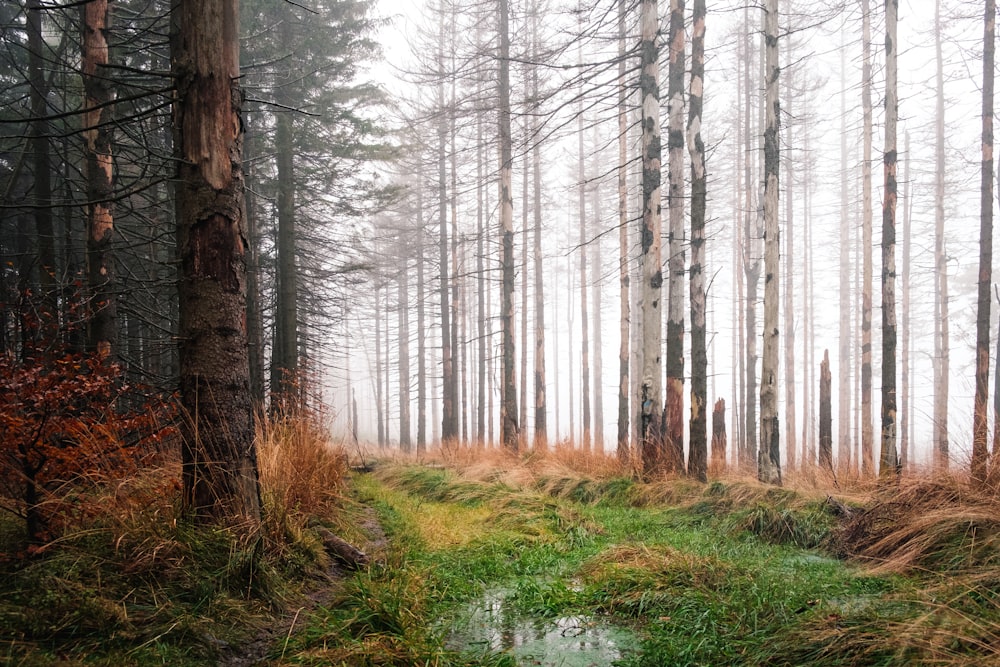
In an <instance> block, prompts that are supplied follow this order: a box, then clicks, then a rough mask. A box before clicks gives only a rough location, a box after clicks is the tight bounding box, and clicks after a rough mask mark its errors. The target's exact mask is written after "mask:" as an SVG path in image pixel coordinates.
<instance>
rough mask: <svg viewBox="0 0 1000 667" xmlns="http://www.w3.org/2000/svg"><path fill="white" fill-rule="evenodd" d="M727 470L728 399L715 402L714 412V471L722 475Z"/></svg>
mask: <svg viewBox="0 0 1000 667" xmlns="http://www.w3.org/2000/svg"><path fill="white" fill-rule="evenodd" d="M725 469H726V399H724V398H719V399H716V401H715V408H714V409H713V410H712V471H713V472H714V473H721V472H723V471H724V470H725Z"/></svg>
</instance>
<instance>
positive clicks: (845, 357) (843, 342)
mask: <svg viewBox="0 0 1000 667" xmlns="http://www.w3.org/2000/svg"><path fill="white" fill-rule="evenodd" d="M846 54H847V49H846V48H841V51H840V64H841V77H840V78H841V81H840V85H841V93H840V309H839V312H840V341H839V342H840V349H839V353H838V357H839V358H838V364H839V366H838V368H837V394H838V397H839V398H838V399H837V412H838V416H837V467H838V469H839V470H840V471H841V472H842V473H845V474H846V473H847V472H848V471H849V470H850V468H851V312H852V308H851V254H850V251H851V248H850V243H851V240H850V227H851V225H852V224H853V221H852V220H851V216H850V213H849V211H848V206H849V203H848V202H849V195H848V190H849V188H848V178H847V132H848V130H847V77H846V74H845V72H846V71H847V56H846ZM789 288H791V285H789Z"/></svg>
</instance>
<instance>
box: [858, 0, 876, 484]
mask: <svg viewBox="0 0 1000 667" xmlns="http://www.w3.org/2000/svg"><path fill="white" fill-rule="evenodd" d="M861 52H862V62H861V113H862V115H863V125H862V146H863V148H862V151H863V152H862V156H861V188H862V195H861V200H862V201H861V206H862V217H861V253H862V256H863V260H862V264H863V268H862V278H861V281H862V282H861V474H862V475H863V476H866V477H867V476H870V475H873V474H874V473H875V464H874V461H873V456H874V445H873V442H872V440H873V434H872V185H871V181H872V65H871V7H870V5H869V0H861Z"/></svg>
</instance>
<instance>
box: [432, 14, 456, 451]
mask: <svg viewBox="0 0 1000 667" xmlns="http://www.w3.org/2000/svg"><path fill="white" fill-rule="evenodd" d="M439 7H440V12H441V16H440V30H439V34H438V39H439V42H438V45H439V51H438V65H439V69H440V71H441V73H442V76H443V74H444V50H445V46H446V44H445V29H444V12H445V3H444V1H443V0H442V2H440V3H439ZM437 96H438V109H439V111H440V113H441V118H439V119H438V224H439V236H438V254H439V259H440V281H441V283H440V286H439V293H440V301H441V382H442V388H441V440H442V442H443V444H450V443H451V441H452V440H455V439H456V438H457V437H458V428H457V424H458V423H457V419H456V414H455V407H456V406H455V370H454V364H453V362H452V338H451V300H450V297H449V289H450V286H451V280H450V278H449V270H448V264H449V261H450V258H449V253H448V191H447V190H448V186H447V178H448V124H447V116H446V113H445V101H444V80H443V79H442V80H441V81H440V82H439V83H438V91H437Z"/></svg>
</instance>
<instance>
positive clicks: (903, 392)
mask: <svg viewBox="0 0 1000 667" xmlns="http://www.w3.org/2000/svg"><path fill="white" fill-rule="evenodd" d="M904 142H905V143H904V146H903V155H904V156H905V157H904V158H903V275H902V280H901V281H900V285H901V287H902V292H903V294H902V301H903V303H902V307H903V314H902V318H901V319H902V322H900V324H902V327H901V329H902V330H901V332H900V335H899V342H900V348H901V349H900V354H901V357H900V375H899V467H900V468H901V469H902V470H904V471H905V470H906V468H907V466H909V464H910V432H909V428H910V245H911V243H910V242H911V238H910V210H911V209H910V204H911V199H910V133H909V132H907V133H906V134H905V139H904Z"/></svg>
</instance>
